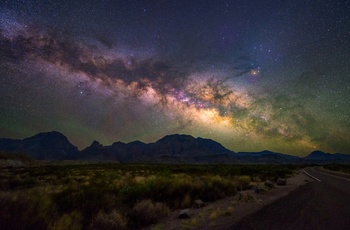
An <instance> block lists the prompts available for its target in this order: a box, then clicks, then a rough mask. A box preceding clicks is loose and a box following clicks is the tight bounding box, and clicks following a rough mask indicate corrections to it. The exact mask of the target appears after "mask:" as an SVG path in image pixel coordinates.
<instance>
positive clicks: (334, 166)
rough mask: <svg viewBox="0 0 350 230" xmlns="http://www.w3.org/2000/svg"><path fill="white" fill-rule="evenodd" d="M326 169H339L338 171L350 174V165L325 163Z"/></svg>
mask: <svg viewBox="0 0 350 230" xmlns="http://www.w3.org/2000/svg"><path fill="white" fill-rule="evenodd" d="M323 167H324V168H325V169H328V170H332V171H337V172H343V173H349V174H350V165H338V164H331V165H325V166H323Z"/></svg>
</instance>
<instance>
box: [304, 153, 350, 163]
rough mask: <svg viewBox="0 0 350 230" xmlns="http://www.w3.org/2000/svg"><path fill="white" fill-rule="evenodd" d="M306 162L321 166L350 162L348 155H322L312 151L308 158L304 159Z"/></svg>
mask: <svg viewBox="0 0 350 230" xmlns="http://www.w3.org/2000/svg"><path fill="white" fill-rule="evenodd" d="M304 159H305V160H307V161H311V162H314V163H317V164H323V163H328V162H332V163H345V162H350V155H349V154H342V153H334V154H330V153H324V152H322V151H319V150H317V151H313V152H312V153H310V154H309V155H308V156H306V157H305V158H304Z"/></svg>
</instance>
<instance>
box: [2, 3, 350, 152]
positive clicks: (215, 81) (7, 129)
mask: <svg viewBox="0 0 350 230" xmlns="http://www.w3.org/2000/svg"><path fill="white" fill-rule="evenodd" d="M349 28H350V2H349V1H327V0H324V1H301V0H296V1H288V2H283V1H282V2H280V1H275V0H271V1H263V2H262V1H107V0H105V1H79V0H77V1H5V2H3V3H0V54H1V55H0V136H1V137H10V138H25V137H28V136H30V135H33V134H36V133H38V132H44V131H50V130H57V131H60V132H62V133H64V134H65V135H67V137H68V138H69V140H71V142H72V143H73V144H75V145H78V146H79V148H84V147H86V146H88V145H89V144H90V143H91V142H92V141H93V140H95V139H96V140H98V141H100V142H101V143H103V144H111V143H113V142H115V141H125V142H128V141H133V140H136V139H138V140H141V141H145V142H153V141H156V140H158V139H159V138H161V137H163V136H164V135H168V134H173V133H185V134H190V135H193V136H201V137H205V138H211V139H214V140H216V141H218V142H220V143H222V144H223V145H224V146H225V147H227V148H229V149H231V150H234V151H261V150H264V149H269V150H271V151H277V152H283V153H289V154H294V155H299V156H304V155H306V154H308V153H309V152H311V151H312V150H316V149H320V150H323V151H327V152H331V153H335V152H342V153H350V141H349V140H350V134H349V133H350V119H349V111H350V80H349V79H350V78H349V77H350V29H349Z"/></svg>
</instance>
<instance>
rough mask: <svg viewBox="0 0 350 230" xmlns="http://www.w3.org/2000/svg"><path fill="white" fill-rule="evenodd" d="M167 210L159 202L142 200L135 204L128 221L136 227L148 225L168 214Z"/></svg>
mask: <svg viewBox="0 0 350 230" xmlns="http://www.w3.org/2000/svg"><path fill="white" fill-rule="evenodd" d="M169 211H170V210H169V208H168V207H167V206H166V205H165V204H163V203H160V202H153V201H152V200H149V199H147V200H142V201H140V202H138V203H136V204H135V206H134V207H133V208H132V210H131V213H130V219H132V220H133V224H136V225H149V224H154V223H156V222H157V221H158V220H159V219H161V218H163V217H165V216H167V215H168V214H169Z"/></svg>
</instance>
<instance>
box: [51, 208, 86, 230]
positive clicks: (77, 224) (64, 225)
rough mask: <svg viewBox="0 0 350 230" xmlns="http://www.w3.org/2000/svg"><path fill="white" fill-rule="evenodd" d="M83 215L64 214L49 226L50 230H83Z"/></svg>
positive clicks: (74, 213)
mask: <svg viewBox="0 0 350 230" xmlns="http://www.w3.org/2000/svg"><path fill="white" fill-rule="evenodd" d="M81 221H82V215H81V213H79V212H76V211H74V212H72V213H70V214H66V213H65V214H63V215H62V216H61V217H60V218H59V219H58V220H56V221H54V222H53V223H52V224H50V226H49V228H48V229H49V230H62V229H70V230H80V229H81V228H82V224H81Z"/></svg>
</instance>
